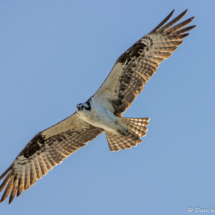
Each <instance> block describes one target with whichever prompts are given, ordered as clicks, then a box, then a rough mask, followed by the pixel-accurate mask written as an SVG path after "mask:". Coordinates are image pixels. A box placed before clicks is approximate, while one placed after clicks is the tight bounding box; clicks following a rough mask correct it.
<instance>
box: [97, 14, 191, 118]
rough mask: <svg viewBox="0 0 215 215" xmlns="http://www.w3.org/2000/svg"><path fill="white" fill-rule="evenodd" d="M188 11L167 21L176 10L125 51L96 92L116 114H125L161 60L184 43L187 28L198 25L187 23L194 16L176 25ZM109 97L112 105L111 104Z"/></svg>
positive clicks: (102, 101) (101, 100)
mask: <svg viewBox="0 0 215 215" xmlns="http://www.w3.org/2000/svg"><path fill="white" fill-rule="evenodd" d="M186 12H187V10H186V11H184V12H183V13H181V14H180V15H179V16H177V17H176V18H175V19H173V20H172V21H171V22H169V23H167V24H166V25H164V24H165V23H166V22H167V21H168V20H169V19H170V17H171V16H172V15H173V13H174V10H173V11H172V12H171V13H170V14H169V15H168V16H167V17H166V18H165V19H164V20H163V21H162V22H161V23H160V24H159V25H158V26H157V27H156V28H155V29H154V30H152V31H151V32H150V33H149V34H147V35H146V36H144V37H143V38H141V39H140V40H139V41H137V42H136V43H135V44H134V45H133V46H131V48H129V49H128V50H127V51H126V52H125V53H124V54H122V55H121V56H120V57H119V58H118V60H117V61H116V63H115V65H114V67H113V69H112V71H111V72H110V74H109V76H108V77H107V78H106V80H105V81H104V83H103V84H102V86H101V87H100V88H99V90H98V91H97V92H96V94H95V95H94V96H95V97H96V98H98V99H99V100H100V102H101V103H105V104H106V107H107V108H109V109H110V110H111V111H113V112H114V113H115V114H116V115H121V114H122V113H123V112H124V111H125V110H126V109H127V108H128V107H130V105H131V104H132V102H133V101H134V99H135V98H136V97H137V95H138V94H139V93H140V92H141V91H142V90H143V86H144V85H145V84H146V82H147V81H148V80H149V78H150V77H152V75H153V74H154V73H155V72H156V71H157V68H158V66H159V63H161V62H162V61H163V60H164V59H166V58H169V57H170V56H171V53H172V52H173V51H175V50H176V49H177V47H178V46H179V45H180V44H182V42H183V41H182V39H183V38H185V37H187V36H188V35H189V34H188V33H186V32H187V31H190V30H191V29H193V28H194V27H195V25H193V26H190V27H185V26H186V25H188V24H189V23H190V22H192V21H193V19H194V17H192V18H190V19H187V20H186V21H183V22H181V23H179V24H177V25H174V24H175V23H177V22H178V21H179V20H180V19H181V18H182V17H183V16H184V15H185V14H186ZM173 25H174V26H173ZM107 101H110V102H111V103H112V105H109V106H108V105H107V104H108V103H107Z"/></svg>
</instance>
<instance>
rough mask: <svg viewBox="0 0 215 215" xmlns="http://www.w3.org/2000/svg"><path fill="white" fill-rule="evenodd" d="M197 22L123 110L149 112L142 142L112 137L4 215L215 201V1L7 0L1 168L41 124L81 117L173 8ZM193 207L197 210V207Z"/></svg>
mask: <svg viewBox="0 0 215 215" xmlns="http://www.w3.org/2000/svg"><path fill="white" fill-rule="evenodd" d="M187 8H188V9H189V11H188V13H187V15H186V16H185V18H183V20H185V19H187V18H190V17H192V16H195V17H196V19H195V20H194V21H193V24H196V25H197V27H196V28H195V29H194V30H192V31H191V35H190V36H189V37H188V38H185V39H184V43H183V44H182V45H181V46H180V47H179V48H178V50H177V51H176V52H174V53H173V56H172V57H171V58H169V59H168V60H165V61H164V62H163V63H162V64H161V65H160V68H159V69H158V71H157V73H156V74H155V75H154V76H153V77H152V78H151V79H150V81H149V82H148V83H147V85H146V86H145V87H144V90H143V92H142V93H141V94H140V95H139V96H138V98H137V99H136V100H135V102H134V103H133V105H132V106H131V108H129V109H128V110H127V111H126V113H125V114H124V116H127V117H150V118H151V120H150V124H149V127H148V129H149V130H148V132H147V136H146V137H144V138H143V139H142V140H143V143H141V144H140V145H138V146H137V147H135V148H132V149H129V150H125V151H119V152H115V153H112V152H110V151H109V148H108V144H107V140H106V137H105V135H104V134H103V135H100V136H99V137H98V138H96V139H95V140H93V141H92V142H90V143H88V145H87V146H86V147H84V148H82V149H81V150H79V151H78V152H76V153H75V154H72V155H71V156H70V157H69V158H68V159H66V160H64V161H63V163H62V164H61V165H58V166H57V167H55V168H54V169H53V170H52V171H50V172H49V173H48V174H47V175H46V176H45V177H43V178H42V179H41V180H39V181H37V183H36V184H35V185H34V186H32V187H30V189H29V190H28V191H25V192H23V193H22V195H21V196H20V197H19V198H16V199H15V200H14V201H13V203H12V205H8V204H7V202H8V199H7V200H6V201H5V202H4V203H3V204H1V205H0V214H7V215H8V214H9V215H12V214H22V215H27V214H31V215H38V214H51V215H59V214H74V215H91V214H92V215H101V214H102V215H110V214H111V215H118V214H123V215H131V214H135V215H142V214H147V215H157V214H165V215H172V214H174V215H182V214H188V212H187V208H188V207H193V208H194V210H195V207H200V208H209V209H210V208H211V207H214V208H215V201H214V200H215V170H214V163H215V140H214V139H215V138H214V122H215V114H214V111H215V96H214V92H215V84H214V82H215V72H214V65H213V64H214V61H215V56H214V48H215V39H214V38H215V36H214V35H215V24H214V23H215V13H214V8H215V1H214V0H207V1H203V0H195V1H194V0H190V1H187V0H186V1H185V0H181V1H170V0H162V1H155V0H150V1H140V0H132V1H127V0H117V1H116V0H108V1H100V0H91V1H87V0H83V1H40V0H37V1H1V3H0V32H1V33H0V59H1V60H0V62H1V63H0V101H1V103H0V104H1V105H0V132H1V135H0V172H1V173H2V172H3V171H5V169H6V168H7V167H8V166H9V165H10V164H11V162H12V161H13V160H14V158H15V157H16V156H17V154H19V152H20V151H21V150H22V149H23V148H24V147H25V145H26V144H27V143H28V142H29V140H30V139H31V138H32V137H33V136H34V135H35V134H36V133H38V132H39V131H42V130H44V129H46V128H47V127H50V126H52V125H53V124H55V123H57V122H59V121H61V120H62V119H64V118H66V117H68V116H69V115H71V114H73V113H74V111H75V106H76V104H78V103H81V102H85V101H86V100H87V99H88V98H89V97H90V96H91V95H93V94H94V93H95V91H96V90H97V89H98V88H99V86H100V85H101V83H102V82H103V81H104V79H105V78H106V76H107V75H108V74H109V72H110V70H111V68H112V67H113V65H114V63H115V61H116V59H117V58H118V57H119V56H120V55H121V54H122V53H123V52H124V51H126V50H127V49H128V48H129V47H130V46H131V45H132V44H133V43H135V42H136V41H137V40H138V39H140V38H141V37H142V36H144V35H145V34H147V33H148V32H150V31H151V30H152V29H153V28H154V27H155V26H156V25H157V24H158V23H159V22H160V21H162V19H164V18H165V17H166V16H167V15H168V14H169V13H170V12H171V11H172V10H173V9H176V12H175V14H174V17H175V16H176V15H178V14H179V13H181V12H183V11H184V10H185V9H187ZM190 214H195V212H194V211H193V212H191V213H190Z"/></svg>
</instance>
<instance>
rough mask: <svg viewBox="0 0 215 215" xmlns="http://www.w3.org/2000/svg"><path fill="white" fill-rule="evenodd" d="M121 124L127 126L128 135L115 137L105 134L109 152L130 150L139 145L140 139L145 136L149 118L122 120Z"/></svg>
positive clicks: (114, 135)
mask: <svg viewBox="0 0 215 215" xmlns="http://www.w3.org/2000/svg"><path fill="white" fill-rule="evenodd" d="M122 120H123V122H124V123H125V124H126V125H127V126H128V135H126V136H122V135H116V134H112V133H108V132H106V137H107V141H108V145H109V148H110V151H119V150H120V149H123V150H124V149H127V148H131V147H132V146H137V144H138V143H141V142H142V141H141V139H140V137H143V136H145V135H146V131H147V128H146V126H147V125H148V124H149V118H139V119H135V118H122Z"/></svg>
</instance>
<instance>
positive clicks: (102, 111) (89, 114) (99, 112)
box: [80, 98, 117, 133]
mask: <svg viewBox="0 0 215 215" xmlns="http://www.w3.org/2000/svg"><path fill="white" fill-rule="evenodd" d="M80 117H81V118H82V119H83V120H85V121H87V122H88V123H90V124H91V125H94V126H96V127H99V128H103V129H104V130H106V131H109V132H111V133H117V132H116V130H117V125H116V124H117V117H116V116H115V115H114V114H113V113H112V112H111V111H110V110H108V109H106V108H105V107H104V106H102V105H101V104H100V102H99V100H98V99H96V98H92V99H91V110H90V111H87V110H83V111H80Z"/></svg>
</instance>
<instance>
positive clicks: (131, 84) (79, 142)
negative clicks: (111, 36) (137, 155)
mask: <svg viewBox="0 0 215 215" xmlns="http://www.w3.org/2000/svg"><path fill="white" fill-rule="evenodd" d="M173 13H174V10H173V11H172V12H171V13H170V14H169V15H168V16H167V17H166V18H165V19H164V20H163V21H162V22H161V23H160V24H159V25H158V26H157V27H156V28H154V29H153V30H152V31H151V32H150V33H148V34H147V35H146V36H144V37H142V38H141V39H140V40H138V41H137V42H136V43H135V44H134V45H132V46H131V47H130V48H129V49H128V50H127V51H126V52H125V53H123V54H122V55H121V56H120V57H119V58H118V59H117V61H116V63H115V65H114V67H113V69H112V70H111V72H110V74H109V75H108V77H107V78H106V80H105V81H104V83H103V84H102V85H101V87H100V88H99V89H98V91H97V92H96V93H95V94H94V95H93V96H92V97H90V98H89V99H88V100H87V101H86V102H85V103H81V104H78V105H77V106H76V112H75V113H74V114H73V115H71V116H69V117H68V118H66V119H64V120H63V121H61V122H59V123H58V124H56V125H54V126H52V127H50V128H48V129H46V130H44V131H41V132H39V133H38V134H37V135H35V136H34V138H33V139H32V140H31V141H30V142H29V143H28V144H27V145H26V147H25V148H24V149H23V150H22V151H21V152H20V154H19V155H18V156H17V157H16V158H15V160H14V161H13V163H12V164H11V165H10V166H9V167H8V169H7V170H6V171H5V172H4V173H3V174H2V175H1V176H0V180H2V179H3V178H4V181H3V182H2V184H1V185H0V192H1V191H2V190H4V188H5V187H6V188H5V190H4V193H3V195H2V198H1V200H0V202H3V201H4V200H5V199H6V198H7V196H8V195H9V194H10V198H9V204H10V203H11V202H12V201H13V199H14V197H15V195H17V197H19V196H20V195H21V193H22V192H23V190H27V189H28V188H29V187H30V186H31V185H33V184H35V182H36V181H37V180H38V179H41V178H42V176H43V175H46V174H47V173H48V171H49V170H51V169H52V168H53V167H54V166H56V165H57V164H60V163H61V162H62V161H63V159H65V158H67V157H68V156H69V155H70V154H71V153H74V152H76V151H77V150H78V149H79V148H81V147H83V146H85V145H86V144H87V142H89V141H91V140H93V139H94V138H96V137H97V136H98V135H99V134H102V133H103V132H105V134H106V137H107V141H108V145H109V148H110V151H119V150H120V149H126V148H131V147H132V146H136V145H137V144H138V143H141V137H143V136H145V135H146V131H147V128H146V126H147V125H148V124H149V118H125V117H122V114H123V113H124V112H125V110H126V109H127V108H129V107H130V105H131V104H132V102H133V101H134V99H135V98H136V97H137V95H138V94H139V93H140V92H141V91H142V90H143V86H144V85H145V84H146V82H147V81H148V80H149V78H150V77H152V75H153V74H154V73H155V72H156V71H157V68H158V66H159V64H160V63H161V62H162V61H163V60H164V59H167V58H169V57H170V56H171V53H172V52H174V51H175V50H176V49H177V47H178V46H179V45H181V44H182V42H183V41H182V39H184V38H185V37H187V36H188V35H189V34H188V33H186V32H188V31H190V30H191V29H193V28H194V27H196V26H195V25H193V26H189V27H185V26H187V25H188V24H189V23H191V22H192V21H193V19H194V17H191V18H189V19H187V20H185V21H183V22H181V23H178V24H176V23H177V22H178V21H179V20H180V19H181V18H182V17H183V16H184V15H185V14H186V13H187V10H185V11H184V12H183V13H181V14H180V15H179V16H177V17H176V18H175V19H173V20H172V21H170V22H168V20H169V19H170V18H171V16H172V15H173ZM167 22H168V23H167ZM166 23H167V24H166Z"/></svg>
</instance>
